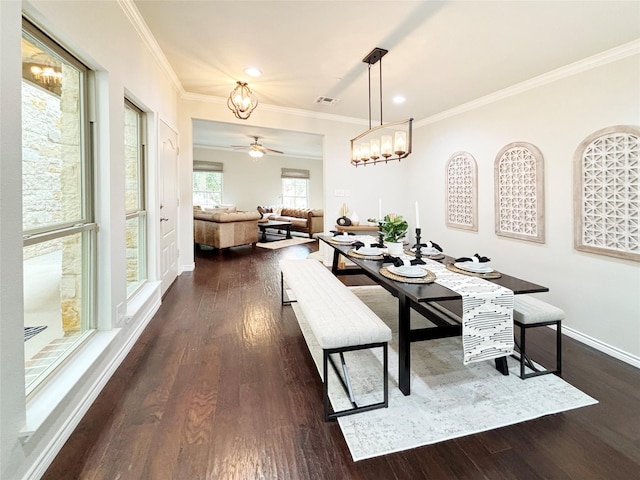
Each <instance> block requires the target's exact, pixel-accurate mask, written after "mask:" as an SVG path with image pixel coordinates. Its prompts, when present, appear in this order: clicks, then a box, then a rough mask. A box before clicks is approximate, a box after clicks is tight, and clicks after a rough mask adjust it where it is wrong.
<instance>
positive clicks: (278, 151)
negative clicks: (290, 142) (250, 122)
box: [262, 147, 284, 154]
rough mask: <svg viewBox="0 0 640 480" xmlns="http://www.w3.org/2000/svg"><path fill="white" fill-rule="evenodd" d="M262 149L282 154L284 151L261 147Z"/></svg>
mask: <svg viewBox="0 0 640 480" xmlns="http://www.w3.org/2000/svg"><path fill="white" fill-rule="evenodd" d="M262 149H263V150H265V151H267V152H272V153H280V154H284V152H281V151H280V150H274V149H273V148H267V147H262Z"/></svg>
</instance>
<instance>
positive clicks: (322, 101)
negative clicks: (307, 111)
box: [315, 96, 340, 105]
mask: <svg viewBox="0 0 640 480" xmlns="http://www.w3.org/2000/svg"><path fill="white" fill-rule="evenodd" d="M339 101H340V99H339V98H331V97H323V96H319V97H318V98H316V101H315V103H319V104H320V105H334V104H336V103H338V102H339Z"/></svg>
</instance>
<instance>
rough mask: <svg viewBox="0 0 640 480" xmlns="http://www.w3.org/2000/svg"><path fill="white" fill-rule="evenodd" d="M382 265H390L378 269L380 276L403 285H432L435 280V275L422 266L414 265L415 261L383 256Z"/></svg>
mask: <svg viewBox="0 0 640 480" xmlns="http://www.w3.org/2000/svg"><path fill="white" fill-rule="evenodd" d="M382 263H383V264H384V263H391V265H389V266H386V265H385V266H382V267H381V268H380V275H382V276H383V277H387V278H390V279H391V280H395V281H398V282H404V283H433V282H434V281H435V279H436V275H435V273H433V272H432V271H431V270H427V268H426V267H425V266H423V265H420V264H415V260H409V259H403V258H401V257H393V256H391V255H383V258H382Z"/></svg>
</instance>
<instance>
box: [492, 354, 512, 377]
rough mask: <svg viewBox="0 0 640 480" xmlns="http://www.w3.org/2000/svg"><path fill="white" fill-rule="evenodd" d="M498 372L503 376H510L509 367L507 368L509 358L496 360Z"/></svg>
mask: <svg viewBox="0 0 640 480" xmlns="http://www.w3.org/2000/svg"><path fill="white" fill-rule="evenodd" d="M495 361H496V370H498V371H499V372H500V373H501V374H503V375H509V367H508V366H507V357H499V358H496V359H495Z"/></svg>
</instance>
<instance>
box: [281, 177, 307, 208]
mask: <svg viewBox="0 0 640 480" xmlns="http://www.w3.org/2000/svg"><path fill="white" fill-rule="evenodd" d="M282 205H284V206H285V207H291V208H308V205H309V170H300V169H296V168H283V169H282Z"/></svg>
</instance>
